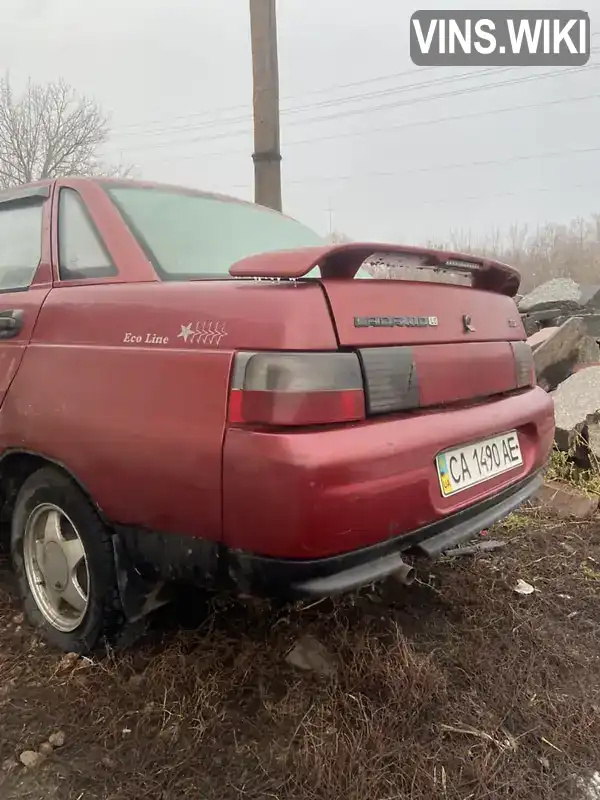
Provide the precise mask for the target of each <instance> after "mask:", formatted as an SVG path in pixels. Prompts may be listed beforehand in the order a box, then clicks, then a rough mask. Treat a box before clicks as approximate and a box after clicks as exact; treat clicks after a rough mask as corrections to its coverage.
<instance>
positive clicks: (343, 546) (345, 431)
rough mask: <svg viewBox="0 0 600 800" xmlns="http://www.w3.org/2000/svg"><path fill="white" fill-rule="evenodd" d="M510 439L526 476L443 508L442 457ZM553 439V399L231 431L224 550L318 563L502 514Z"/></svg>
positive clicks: (514, 473) (516, 398)
mask: <svg viewBox="0 0 600 800" xmlns="http://www.w3.org/2000/svg"><path fill="white" fill-rule="evenodd" d="M510 430H517V432H518V437H519V442H520V446H521V451H522V455H523V465H522V466H521V467H518V468H516V469H514V470H511V471H510V472H507V473H505V474H503V475H499V476H497V477H496V478H493V479H491V480H489V481H486V482H485V483H482V484H479V485H477V486H473V487H472V488H470V489H468V490H466V491H463V492H460V493H459V494H457V495H456V496H452V497H447V498H444V497H443V496H442V494H441V491H440V485H439V478H438V475H437V471H436V467H435V457H436V454H437V453H439V452H440V451H442V450H446V449H448V448H452V447H455V446H457V445H463V444H468V443H472V442H476V441H478V440H481V439H485V438H487V437H489V436H493V435H496V434H499V433H503V432H507V431H510ZM553 438H554V406H553V403H552V398H551V397H549V396H548V394H546V392H544V391H543V390H542V389H540V388H535V389H531V390H528V391H524V392H522V393H519V394H514V395H511V396H506V397H500V398H498V399H494V400H491V401H489V402H485V403H479V404H472V405H470V406H464V407H462V408H456V407H455V408H448V409H442V410H436V409H431V410H428V411H422V412H419V413H410V414H399V415H396V416H394V417H387V418H380V419H372V420H369V421H368V422H365V423H359V424H356V425H346V426H337V427H335V428H333V427H332V428H329V429H316V428H315V429H312V430H301V431H290V430H289V429H288V430H275V431H264V430H262V431H261V430H252V429H247V428H230V429H229V430H228V431H227V433H226V437H225V444H224V461H223V544H224V545H225V547H226V548H227V549H228V550H229V551H233V552H243V553H252V554H254V555H255V556H263V557H267V558H268V559H281V560H288V559H291V560H294V561H315V560H318V559H323V558H328V557H334V556H342V555H343V554H348V553H352V552H353V551H358V550H364V549H365V548H369V547H370V546H375V545H379V544H380V543H382V542H388V541H395V540H399V539H401V538H403V537H408V536H409V535H413V532H418V531H424V530H427V529H429V527H430V526H432V525H437V524H439V525H442V526H446V527H447V526H450V527H452V525H451V522H450V521H451V520H452V519H453V518H454V517H455V516H456V515H457V514H459V513H460V512H462V511H466V510H470V509H471V508H472V507H480V504H485V502H486V501H488V500H489V501H490V502H491V503H492V504H494V503H497V502H498V498H499V497H500V495H501V494H502V493H504V491H505V490H509V489H511V488H514V487H516V486H518V485H521V484H523V482H524V481H526V480H527V478H528V477H530V476H533V475H534V474H535V473H536V472H537V471H538V470H539V469H540V468H541V467H542V466H543V465H544V464H545V462H546V461H547V458H548V455H549V453H550V450H551V448H552V442H553ZM481 507H483V506H481ZM507 513H508V512H507ZM500 516H502V515H501V514H500ZM496 518H498V517H496ZM477 524H480V523H477ZM486 524H489V520H488V521H487V522H482V523H481V527H485V525H486ZM446 527H443V528H442V529H441V530H446ZM421 538H426V537H424V536H422V537H421ZM407 541H408V540H407ZM396 547H397V546H396Z"/></svg>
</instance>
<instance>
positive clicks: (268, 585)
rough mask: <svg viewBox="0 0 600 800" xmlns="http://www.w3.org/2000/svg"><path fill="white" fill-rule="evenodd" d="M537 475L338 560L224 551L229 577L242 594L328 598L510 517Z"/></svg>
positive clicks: (534, 486) (529, 493) (537, 480)
mask: <svg viewBox="0 0 600 800" xmlns="http://www.w3.org/2000/svg"><path fill="white" fill-rule="evenodd" d="M541 484H542V475H541V473H540V472H537V473H536V474H534V475H533V476H529V477H528V478H526V479H525V480H523V481H520V482H519V483H518V484H516V485H514V486H511V487H509V488H508V489H505V490H504V491H503V492H501V493H500V494H498V495H496V496H495V497H493V498H490V499H487V500H484V501H483V502H480V503H477V504H475V505H473V506H470V507H469V508H467V509H464V510H463V511H460V512H458V513H457V514H452V515H451V516H450V517H447V518H446V519H444V520H441V521H439V522H435V523H433V524H431V525H426V526H425V527H423V528H420V529H419V530H416V531H411V532H410V533H407V534H403V535H402V536H397V537H395V538H394V539H388V540H387V541H385V542H380V543H379V544H376V545H372V546H371V547H365V548H362V549H360V550H354V551H353V552H350V553H344V554H342V555H338V556H330V557H328V558H320V559H311V560H302V559H300V560H293V559H277V558H265V557H261V556H255V555H252V554H249V553H242V552H234V551H229V552H228V562H229V574H230V577H231V578H233V580H234V583H235V584H236V585H237V587H238V588H239V589H240V590H241V591H244V592H249V593H256V594H267V595H270V596H277V597H286V598H291V599H302V598H317V597H326V596H331V595H335V594H339V593H341V592H347V591H351V590H352V589H356V588H358V587H360V586H365V585H367V584H369V583H375V582H377V581H380V580H383V579H384V578H386V577H388V576H389V575H391V574H392V573H393V572H395V571H396V570H397V569H399V567H400V566H401V565H402V562H403V559H402V554H403V553H406V552H407V551H409V552H414V553H416V554H422V555H426V556H429V557H435V556H437V555H440V554H441V553H443V552H444V551H445V550H448V549H449V548H450V547H453V546H454V545H456V544H459V543H460V542H463V541H466V540H468V539H470V538H471V537H472V536H473V535H475V534H477V533H478V532H479V531H481V530H483V529H484V528H487V527H488V526H490V525H493V524H494V523H495V522H497V521H498V520H500V519H503V518H504V517H506V516H508V514H510V513H511V512H512V511H514V510H515V509H516V508H518V507H519V506H520V505H521V504H522V503H523V502H525V501H526V500H527V499H528V498H530V497H531V496H532V495H533V494H535V492H537V491H538V489H539V488H540V486H541Z"/></svg>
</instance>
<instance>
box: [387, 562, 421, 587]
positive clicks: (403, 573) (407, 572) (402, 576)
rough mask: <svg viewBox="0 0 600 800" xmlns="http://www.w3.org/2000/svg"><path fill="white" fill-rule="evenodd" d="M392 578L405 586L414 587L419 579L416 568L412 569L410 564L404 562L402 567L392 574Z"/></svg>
mask: <svg viewBox="0 0 600 800" xmlns="http://www.w3.org/2000/svg"><path fill="white" fill-rule="evenodd" d="M392 577H393V578H394V579H395V580H397V581H398V583H402V584H404V586H412V584H413V583H414V582H415V578H416V577H417V572H416V570H415V568H414V567H411V565H410V564H407V563H406V562H405V561H403V562H402V565H401V566H400V567H398V569H397V570H394V572H392Z"/></svg>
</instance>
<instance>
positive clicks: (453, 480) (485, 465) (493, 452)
mask: <svg viewBox="0 0 600 800" xmlns="http://www.w3.org/2000/svg"><path fill="white" fill-rule="evenodd" d="M436 463H437V471H438V476H439V479H440V487H441V489H442V494H443V495H444V497H449V496H450V495H452V494H456V493H457V492H462V491H463V490H464V489H468V488H469V487H471V486H475V485H476V484H478V483H483V482H484V481H487V480H489V479H490V478H495V477H496V475H502V473H504V472H508V471H509V470H511V469H515V467H519V466H521V464H522V463H523V456H522V455H521V447H520V445H519V437H518V436H517V432H516V431H509V433H504V434H502V435H501V436H493V437H491V438H489V439H484V440H483V441H481V442H474V443H473V444H469V445H463V446H462V447H455V448H453V449H452V450H446V451H444V452H443V453H440V454H439V455H438V456H437V457H436Z"/></svg>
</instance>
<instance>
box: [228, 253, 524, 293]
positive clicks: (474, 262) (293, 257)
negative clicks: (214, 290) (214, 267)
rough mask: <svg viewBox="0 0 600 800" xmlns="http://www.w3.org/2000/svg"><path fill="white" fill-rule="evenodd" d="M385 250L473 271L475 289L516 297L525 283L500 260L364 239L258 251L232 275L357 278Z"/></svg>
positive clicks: (239, 263) (430, 264) (422, 263)
mask: <svg viewBox="0 0 600 800" xmlns="http://www.w3.org/2000/svg"><path fill="white" fill-rule="evenodd" d="M383 253H385V254H390V255H392V254H393V255H410V256H412V257H413V258H414V256H418V257H419V263H418V264H417V266H420V267H425V268H430V269H440V270H449V271H452V272H464V273H470V274H472V276H473V283H472V285H473V287H474V288H476V289H487V290H488V291H491V292H496V293H498V294H505V295H508V296H509V297H514V295H515V294H516V293H517V291H518V289H519V284H520V282H521V276H520V274H519V273H518V272H517V270H516V269H513V267H509V266H508V265H507V264H502V263H501V262H500V261H491V260H490V259H487V258H479V257H477V256H472V255H466V254H464V253H454V252H451V251H448V250H431V249H429V248H426V247H411V246H409V245H399V244H381V243H377V244H368V243H364V242H350V243H348V244H331V245H323V246H322V247H302V248H298V249H297V250H278V251H275V252H270V253H258V254H257V255H253V256H248V258H243V259H241V260H240V261H236V263H235V264H233V265H232V266H231V267H230V268H229V274H230V275H232V276H233V277H234V278H302V277H303V276H304V275H307V274H308V273H309V272H310V271H311V270H312V269H314V268H315V267H317V266H318V267H319V269H320V270H321V277H322V278H353V277H354V276H355V275H356V273H357V272H358V270H359V269H360V267H361V266H362V264H363V263H364V261H366V260H367V259H368V258H370V257H371V256H377V255H381V254H383Z"/></svg>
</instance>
